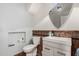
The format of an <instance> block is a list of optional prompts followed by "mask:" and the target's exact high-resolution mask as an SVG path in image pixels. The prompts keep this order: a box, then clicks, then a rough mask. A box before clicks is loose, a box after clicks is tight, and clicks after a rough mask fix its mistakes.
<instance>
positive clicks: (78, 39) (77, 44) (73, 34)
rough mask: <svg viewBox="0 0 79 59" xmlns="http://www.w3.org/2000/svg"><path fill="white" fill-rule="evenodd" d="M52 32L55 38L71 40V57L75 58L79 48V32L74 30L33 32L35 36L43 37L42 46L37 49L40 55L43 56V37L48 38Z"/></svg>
mask: <svg viewBox="0 0 79 59" xmlns="http://www.w3.org/2000/svg"><path fill="white" fill-rule="evenodd" d="M50 31H51V32H52V33H53V35H54V36H56V37H65V38H71V43H72V46H71V52H70V53H71V56H75V52H76V49H77V48H79V31H76V30H73V31H68V30H67V31H66V30H33V36H39V37H41V39H40V40H41V41H40V45H38V47H37V49H38V52H37V54H38V55H42V51H43V37H47V36H48V35H49V32H50Z"/></svg>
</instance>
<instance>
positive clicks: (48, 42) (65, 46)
mask: <svg viewBox="0 0 79 59" xmlns="http://www.w3.org/2000/svg"><path fill="white" fill-rule="evenodd" d="M44 45H46V46H50V47H52V48H58V49H61V50H65V51H71V47H70V46H67V45H64V44H60V43H56V42H50V41H43V46H44Z"/></svg>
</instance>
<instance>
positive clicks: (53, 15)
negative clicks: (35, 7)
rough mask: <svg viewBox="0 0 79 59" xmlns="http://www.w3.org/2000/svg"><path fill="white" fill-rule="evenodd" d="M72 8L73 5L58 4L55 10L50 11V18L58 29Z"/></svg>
mask: <svg viewBox="0 0 79 59" xmlns="http://www.w3.org/2000/svg"><path fill="white" fill-rule="evenodd" d="M71 8H72V3H58V4H57V5H56V6H55V7H54V8H53V9H51V10H50V11H49V18H50V20H51V22H52V23H53V24H54V26H55V27H56V28H60V27H61V25H62V24H64V23H65V22H66V20H67V19H65V21H63V22H62V20H63V18H67V16H68V15H69V13H70V10H71Z"/></svg>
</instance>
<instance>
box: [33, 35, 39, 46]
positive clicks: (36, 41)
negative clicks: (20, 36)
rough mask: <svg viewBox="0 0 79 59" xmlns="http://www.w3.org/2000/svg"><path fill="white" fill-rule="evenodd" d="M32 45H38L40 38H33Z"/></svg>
mask: <svg viewBox="0 0 79 59" xmlns="http://www.w3.org/2000/svg"><path fill="white" fill-rule="evenodd" d="M33 43H34V44H36V45H38V44H39V43H40V37H38V36H34V37H33Z"/></svg>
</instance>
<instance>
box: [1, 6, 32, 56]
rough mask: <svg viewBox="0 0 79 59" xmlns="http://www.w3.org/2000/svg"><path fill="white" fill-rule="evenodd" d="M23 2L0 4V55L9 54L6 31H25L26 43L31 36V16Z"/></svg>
mask: <svg viewBox="0 0 79 59" xmlns="http://www.w3.org/2000/svg"><path fill="white" fill-rule="evenodd" d="M26 11H27V10H26V7H25V4H0V55H9V53H8V52H10V51H9V50H8V32H10V31H25V32H26V43H28V41H29V39H30V38H31V36H32V22H31V21H32V19H31V18H32V17H31V16H30V15H29V13H28V12H26Z"/></svg>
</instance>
